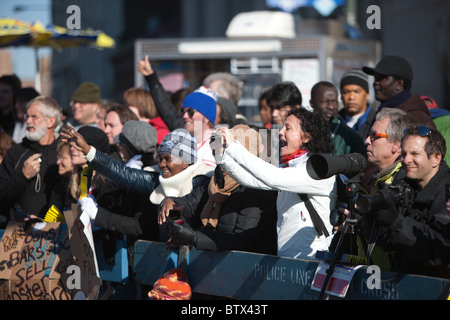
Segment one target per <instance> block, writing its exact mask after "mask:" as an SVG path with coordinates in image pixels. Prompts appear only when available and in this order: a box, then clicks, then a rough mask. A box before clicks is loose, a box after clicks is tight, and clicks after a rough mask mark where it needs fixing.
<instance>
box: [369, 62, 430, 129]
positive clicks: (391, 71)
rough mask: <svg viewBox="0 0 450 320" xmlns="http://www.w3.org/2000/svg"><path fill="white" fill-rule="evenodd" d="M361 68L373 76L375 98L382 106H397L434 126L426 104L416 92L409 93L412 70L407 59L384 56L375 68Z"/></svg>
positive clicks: (416, 119) (380, 107) (412, 76)
mask: <svg viewBox="0 0 450 320" xmlns="http://www.w3.org/2000/svg"><path fill="white" fill-rule="evenodd" d="M362 70H363V71H364V72H365V73H367V74H369V75H372V76H374V77H375V79H374V83H373V88H374V90H375V98H376V99H377V100H378V101H380V102H381V104H380V106H379V107H378V111H379V110H381V109H382V108H398V109H402V110H405V111H406V112H408V113H409V114H410V115H411V117H413V118H414V120H415V121H416V122H418V123H421V124H424V125H427V126H429V127H430V128H435V125H434V123H433V121H432V120H431V116H430V112H429V111H428V108H427V106H426V104H425V103H424V102H423V101H422V99H421V98H420V96H419V95H418V94H414V95H413V94H412V93H411V91H410V90H411V86H412V81H413V79H414V72H413V69H412V67H411V65H410V64H409V62H408V61H406V60H405V59H403V58H402V57H398V56H390V55H388V56H384V57H383V58H382V59H381V60H380V61H379V62H378V63H377V65H376V66H375V68H370V67H363V68H362Z"/></svg>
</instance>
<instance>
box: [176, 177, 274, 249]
mask: <svg viewBox="0 0 450 320" xmlns="http://www.w3.org/2000/svg"><path fill="white" fill-rule="evenodd" d="M276 195H277V193H276V192H274V191H265V190H256V189H250V188H245V187H242V186H240V187H239V188H237V189H236V190H235V191H234V192H233V193H232V194H231V195H230V197H229V198H228V200H227V201H226V202H225V203H223V204H222V208H221V211H220V214H219V217H218V223H217V226H216V228H214V229H212V228H211V227H203V226H200V227H199V228H197V245H196V248H197V249H200V250H211V251H223V250H241V251H249V252H257V253H265V254H274V255H275V254H276V252H277V250H276V219H277V211H276V210H277V209H276ZM205 198H206V200H207V198H208V191H206V194H204V195H203V198H202V199H203V200H205ZM172 199H173V200H174V201H175V202H176V204H177V205H183V206H185V209H184V210H183V211H182V212H181V215H182V217H183V218H185V219H187V221H188V222H189V224H190V225H191V226H192V225H197V226H198V225H199V223H200V213H201V209H202V208H203V205H201V206H198V205H196V204H195V201H192V195H191V194H189V195H187V196H185V197H181V198H172ZM205 202H206V201H205ZM199 207H200V208H199ZM194 208H195V209H196V212H193V211H192V210H193V209H194ZM199 209H200V210H199ZM193 221H197V223H195V222H193Z"/></svg>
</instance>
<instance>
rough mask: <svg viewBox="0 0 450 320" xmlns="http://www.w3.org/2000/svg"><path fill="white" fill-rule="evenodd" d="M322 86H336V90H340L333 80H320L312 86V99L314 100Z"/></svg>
mask: <svg viewBox="0 0 450 320" xmlns="http://www.w3.org/2000/svg"><path fill="white" fill-rule="evenodd" d="M320 87H328V88H334V89H335V90H336V92H337V91H338V90H337V88H336V86H335V85H334V84H332V83H331V82H329V81H319V82H317V83H316V84H315V85H313V87H312V88H311V100H312V101H314V99H315V97H316V94H317V91H318V90H319V88H320Z"/></svg>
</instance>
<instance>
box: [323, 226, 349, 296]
mask: <svg viewBox="0 0 450 320" xmlns="http://www.w3.org/2000/svg"><path fill="white" fill-rule="evenodd" d="M347 229H348V223H346V224H345V225H344V230H342V233H341V234H340V236H339V241H338V243H337V245H336V250H335V251H334V254H333V258H332V259H331V262H330V266H329V267H328V269H327V271H326V273H327V275H326V277H325V281H324V283H323V285H322V289H321V290H320V295H319V300H322V299H323V296H324V294H325V290H326V289H327V287H328V282H330V278H331V276H332V275H333V272H334V267H335V266H336V261H337V259H338V258H339V257H340V255H341V252H340V251H341V247H342V241H343V240H344V236H345V234H346V233H347Z"/></svg>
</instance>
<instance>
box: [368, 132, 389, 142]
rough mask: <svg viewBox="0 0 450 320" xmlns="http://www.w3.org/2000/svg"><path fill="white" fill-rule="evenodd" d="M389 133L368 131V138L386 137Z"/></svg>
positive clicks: (372, 139)
mask: <svg viewBox="0 0 450 320" xmlns="http://www.w3.org/2000/svg"><path fill="white" fill-rule="evenodd" d="M388 137H389V135H388V134H386V133H375V132H369V138H370V141H375V140H378V139H381V138H388Z"/></svg>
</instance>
